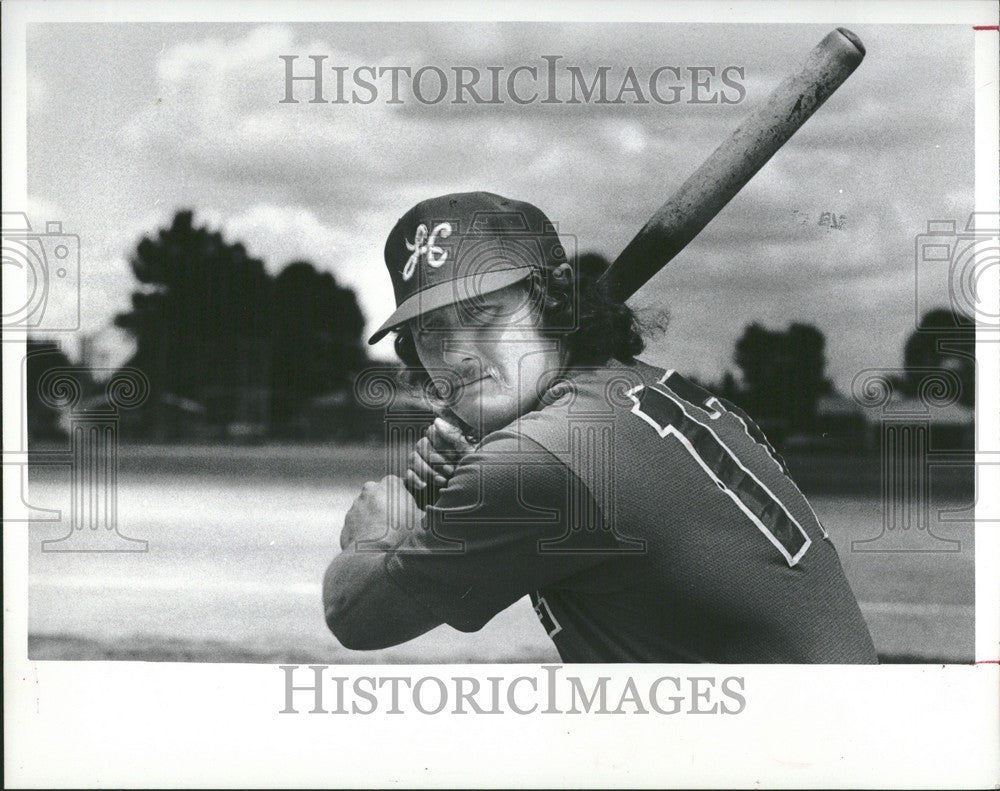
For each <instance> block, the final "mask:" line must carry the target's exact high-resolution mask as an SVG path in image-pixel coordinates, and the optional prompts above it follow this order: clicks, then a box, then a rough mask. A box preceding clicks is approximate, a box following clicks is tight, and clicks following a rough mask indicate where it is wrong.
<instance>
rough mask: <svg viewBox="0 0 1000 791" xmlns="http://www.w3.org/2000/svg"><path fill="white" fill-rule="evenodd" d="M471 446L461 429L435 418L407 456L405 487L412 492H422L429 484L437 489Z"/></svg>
mask: <svg viewBox="0 0 1000 791" xmlns="http://www.w3.org/2000/svg"><path fill="white" fill-rule="evenodd" d="M472 448H473V445H472V443H470V442H469V441H468V440H467V439H466V438H465V436H464V435H463V434H462V431H461V429H459V428H458V427H457V426H454V425H452V424H451V423H449V422H448V421H447V420H445V419H444V418H440V417H439V418H435V419H434V422H433V423H431V425H430V427H429V428H428V429H427V431H425V432H424V436H423V437H421V439H420V441H419V442H418V443H417V444H416V447H414V449H413V452H412V453H411V454H410V458H409V459H408V461H409V465H410V466H409V469H408V470H407V471H406V486H407V488H409V489H410V491H411V492H419V491H423V490H424V489H426V488H427V487H428V486H431V485H434V486H435V487H437V488H438V489H440V488H441V487H442V486H444V485H445V484H446V483H447V482H448V479H449V478H451V476H452V475H453V474H454V473H455V467H457V466H458V463H459V462H460V461H461V460H462V457H463V456H465V454H467V453H468V452H469V451H471V450H472Z"/></svg>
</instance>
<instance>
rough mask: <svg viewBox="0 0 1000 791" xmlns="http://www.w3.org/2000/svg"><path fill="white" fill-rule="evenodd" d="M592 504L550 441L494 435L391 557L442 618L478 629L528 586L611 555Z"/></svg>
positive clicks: (406, 584)
mask: <svg viewBox="0 0 1000 791" xmlns="http://www.w3.org/2000/svg"><path fill="white" fill-rule="evenodd" d="M586 509H596V505H595V504H594V502H593V498H592V497H591V496H590V493H589V492H588V491H587V490H586V488H585V487H584V486H583V484H582V483H581V482H580V481H579V480H576V479H575V478H574V475H573V473H572V472H571V471H570V469H569V468H568V467H567V466H566V465H565V464H563V463H562V462H561V461H560V460H559V459H557V458H556V457H555V456H553V455H552V454H550V453H549V452H548V451H546V450H544V449H543V448H542V447H541V446H540V445H538V444H537V443H535V442H534V441H532V440H530V439H528V438H526V437H523V436H511V435H506V436H500V437H499V438H494V439H491V438H488V439H487V441H486V442H484V444H483V445H482V446H481V447H480V448H479V449H477V450H476V451H475V452H473V453H471V454H469V455H468V456H467V457H466V458H465V459H464V460H463V461H462V463H461V464H460V465H459V467H458V469H457V470H456V471H455V474H454V475H453V476H452V477H451V479H450V480H449V481H448V484H447V486H445V488H444V489H442V490H441V492H440V494H439V496H438V499H437V501H436V502H435V504H434V505H432V506H429V507H428V508H427V511H426V515H425V517H424V519H423V523H422V525H421V529H420V530H417V531H413V532H411V533H409V534H408V535H407V536H406V538H405V539H404V540H403V541H402V542H401V543H400V544H398V545H397V547H396V548H395V549H394V550H391V551H390V552H389V554H388V555H387V557H386V563H385V567H386V570H387V572H388V574H389V576H390V577H391V578H392V579H393V580H394V581H395V583H396V584H398V585H399V586H400V587H402V588H403V589H404V590H405V591H407V592H408V593H409V594H410V595H411V596H413V597H414V599H416V600H417V601H419V602H421V603H422V604H423V605H424V606H425V607H427V608H428V609H429V610H431V611H432V612H433V613H434V614H435V615H436V616H437V617H438V618H439V619H440V620H441V621H442V622H444V623H447V624H449V625H451V626H453V627H455V628H456V629H460V630H462V631H476V630H478V629H480V628H481V627H482V626H483V625H485V624H486V623H487V622H488V621H489V620H490V619H491V618H492V617H493V616H494V615H496V614H497V613H498V612H500V611H501V610H503V609H505V608H506V607H508V606H509V605H511V604H513V603H514V602H515V601H517V600H518V599H519V598H521V597H522V596H524V595H526V594H528V593H530V592H532V591H535V590H538V589H540V588H544V587H549V586H553V585H558V583H559V582H560V580H563V579H565V578H568V577H570V576H572V575H575V574H578V573H580V572H581V571H583V570H585V569H587V568H589V567H591V566H594V565H595V564H598V563H601V562H602V561H604V560H606V559H607V558H608V556H609V550H611V549H612V548H613V547H614V541H615V539H614V537H613V535H612V533H611V532H610V531H609V530H605V529H602V528H600V527H597V528H595V527H594V524H595V523H594V521H593V519H592V518H588V519H580V518H579V515H580V514H581V513H582V512H583V511H585V510H586ZM592 512H593V511H592V510H591V513H592ZM581 525H589V528H590V529H587V528H586V527H581Z"/></svg>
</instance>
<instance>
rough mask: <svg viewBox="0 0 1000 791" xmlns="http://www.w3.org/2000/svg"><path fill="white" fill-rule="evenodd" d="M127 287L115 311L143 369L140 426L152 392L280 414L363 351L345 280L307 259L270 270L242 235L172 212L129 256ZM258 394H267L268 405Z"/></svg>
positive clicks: (225, 419)
mask: <svg viewBox="0 0 1000 791" xmlns="http://www.w3.org/2000/svg"><path fill="white" fill-rule="evenodd" d="M131 266H132V271H133V272H134V274H135V277H136V279H137V280H138V281H139V287H138V288H137V289H136V291H135V292H134V293H133V294H132V310H131V311H130V312H128V313H123V314H120V315H119V316H117V317H116V319H115V323H116V324H117V325H118V326H119V327H122V328H124V329H126V330H128V331H129V332H130V333H131V334H132V335H133V336H134V338H135V340H136V346H137V348H136V353H135V355H134V357H133V359H132V360H131V361H130V365H133V366H135V367H137V368H139V369H140V370H142V371H143V372H144V373H145V374H146V375H147V377H148V378H149V380H150V389H151V398H150V399H149V402H148V403H149V404H150V405H151V407H152V409H151V410H150V411H149V412H150V414H149V419H148V420H147V428H151V429H154V430H156V429H157V428H158V427H160V428H161V429H162V427H163V426H164V425H165V424H164V422H163V420H162V410H163V409H164V408H165V407H164V406H163V397H164V396H180V397H184V398H189V399H193V400H195V401H198V402H201V403H203V404H204V405H205V406H206V407H207V408H208V414H209V418H210V419H212V420H214V421H215V422H217V423H223V424H230V423H232V422H233V421H241V422H254V423H257V422H270V423H272V424H274V423H275V422H277V423H279V424H280V423H283V422H285V421H287V420H289V419H290V418H292V417H293V416H294V414H295V412H296V411H297V410H299V409H300V408H301V406H302V405H303V403H304V402H305V401H306V400H307V399H308V398H310V397H313V396H315V395H318V394H320V393H324V392H330V391H333V390H337V389H344V388H346V387H347V386H348V384H349V382H350V377H351V374H352V372H355V371H358V370H360V369H361V368H362V367H363V366H364V364H365V362H366V360H367V357H366V355H365V352H364V345H363V338H362V332H363V330H364V317H363V316H362V313H361V309H360V308H359V307H358V304H357V300H356V299H355V296H354V292H353V291H351V290H350V289H346V288H342V287H340V286H338V285H337V283H336V282H335V281H334V279H333V276H332V275H330V274H327V273H320V272H318V271H317V270H316V269H315V268H314V267H313V266H312V264H310V263H307V262H305V261H296V262H293V263H292V264H289V265H288V266H287V267H286V268H285V269H284V270H283V271H282V272H281V273H280V274H279V275H278V277H277V278H272V277H271V276H269V275H268V274H267V272H266V271H265V269H264V264H263V262H262V261H260V260H259V259H256V258H253V257H251V256H250V255H248V254H247V251H246V250H245V248H244V247H243V245H242V244H239V243H234V244H230V243H227V242H226V241H225V240H224V239H223V238H222V235H221V234H219V233H218V232H215V231H210V230H208V229H207V228H204V227H198V226H196V225H195V224H194V217H193V214H192V212H190V211H180V212H178V213H177V214H176V215H175V217H174V219H173V221H172V223H171V225H170V227H169V228H164V229H161V230H160V231H159V232H158V233H157V234H156V236H155V237H145V238H143V239H142V240H141V241H140V242H139V244H138V245H137V247H136V250H135V252H134V254H133V255H132V258H131ZM268 404H269V406H268Z"/></svg>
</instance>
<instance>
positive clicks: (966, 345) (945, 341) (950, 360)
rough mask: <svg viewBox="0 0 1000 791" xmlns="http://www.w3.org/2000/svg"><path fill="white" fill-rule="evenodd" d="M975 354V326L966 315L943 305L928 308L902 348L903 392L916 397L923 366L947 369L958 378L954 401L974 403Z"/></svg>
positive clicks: (922, 378) (922, 376)
mask: <svg viewBox="0 0 1000 791" xmlns="http://www.w3.org/2000/svg"><path fill="white" fill-rule="evenodd" d="M975 355H976V328H975V324H974V323H973V322H972V321H971V320H970V319H969V318H968V317H966V316H963V315H961V314H956V313H953V312H952V311H951V310H949V309H947V308H937V309H935V310H931V311H928V312H927V313H925V314H924V316H923V318H922V319H921V320H920V329H919V330H915V331H914V332H913V333H911V334H910V337H909V338H908V339H907V341H906V346H905V347H904V348H903V367H904V368H905V369H906V373H905V375H904V377H903V381H902V383H901V384H902V389H903V392H905V393H906V394H907V395H909V396H912V397H917V396H919V394H920V386H921V382H922V381H923V380H924V379H925V377H926V376H927V373H928V371H927V369H935V368H936V369H941V370H947V371H951V372H952V373H954V374H955V375H956V377H957V379H958V386H959V388H960V390H959V394H958V402H959V403H960V404H963V405H965V406H969V407H972V406H975V403H976V359H975Z"/></svg>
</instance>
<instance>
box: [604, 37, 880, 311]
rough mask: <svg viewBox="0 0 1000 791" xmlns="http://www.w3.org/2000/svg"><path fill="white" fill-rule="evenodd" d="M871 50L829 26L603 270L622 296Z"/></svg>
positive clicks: (701, 223) (707, 218)
mask: <svg viewBox="0 0 1000 791" xmlns="http://www.w3.org/2000/svg"><path fill="white" fill-rule="evenodd" d="M864 56H865V47H864V44H862V43H861V39H859V38H858V37H857V36H856V35H854V33H852V32H851V31H849V30H846V29H844V28H842V27H839V28H837V29H836V30H833V31H831V32H830V33H829V34H828V35H827V36H826V37H825V38H824V39H823V40H822V41H821V42H819V44H817V45H816V47H815V48H814V49H813V51H812V52H811V53H809V57H808V58H807V59H806V62H805V63H804V64H803V66H802V68H801V69H800V70H799V71H798V72H797V73H795V74H793V75H792V76H790V77H788V78H787V79H786V80H785V81H784V82H782V83H781V84H780V85H779V86H778V87H777V88H775V90H774V92H773V93H772V94H771V95H770V96H769V97H768V98H767V100H766V101H765V102H764V103H763V104H762V105H761V106H760V107H759V108H758V109H757V110H756V111H754V112H753V114H752V115H750V117H749V118H747V119H746V120H745V121H744V122H743V123H742V124H740V126H739V127H738V128H737V129H736V131H734V132H733V133H732V134H731V135H730V136H729V137H728V138H726V139H725V140H724V141H723V143H722V145H720V146H719V147H718V148H717V149H715V151H714V152H712V154H711V156H709V158H708V159H706V160H705V161H704V163H702V165H701V167H700V168H698V169H697V170H696V171H695V172H694V173H692V174H691V176H690V177H689V178H688V180H687V181H685V182H684V183H683V184H682V185H681V187H680V189H679V190H677V192H676V193H675V194H674V196H673V197H672V198H670V200H668V201H667V202H666V203H664V204H663V206H661V207H660V209H659V211H657V212H656V214H654V215H653V218H652V219H651V220H650V221H649V222H648V223H646V225H645V226H644V227H643V229H642V230H641V231H639V233H638V234H636V236H635V238H634V239H633V240H632V241H631V242H629V243H628V246H627V247H626V248H625V249H624V250H622V252H621V253H620V254H619V255H618V257H617V258H616V259H615V261H614V263H612V264H611V266H610V267H608V271H607V272H605V273H604V275H602V276H601V284H602V285H603V286H604V287H605V288H607V289H609V291H610V293H611V294H612V295H613V296H614V297H616V298H617V299H618V300H619V301H622V302H624V301H625V300H626V299H628V298H629V297H631V296H632V295H633V294H634V293H635V292H636V291H638V290H639V289H640V288H641V287H642V286H643V285H645V284H646V283H647V282H648V281H649V280H650V278H652V277H653V275H655V274H656V273H657V272H659V271H660V269H662V268H663V267H664V266H666V265H667V264H668V263H669V262H670V261H671V260H672V259H673V258H674V257H675V256H676V255H677V254H678V253H679V252H680V251H681V250H683V249H684V248H685V247H686V246H687V244H688V242H690V241H691V240H692V239H694V237H695V236H697V235H698V234H699V233H700V232H701V231H702V229H703V228H704V227H705V226H706V225H708V223H709V222H711V221H712V219H713V218H714V217H715V216H716V215H717V214H718V213H719V212H720V211H721V210H722V208H723V207H724V206H725V205H726V204H727V203H729V201H730V200H732V199H733V197H734V196H735V195H736V193H737V192H739V191H740V190H741V189H743V187H744V185H745V184H746V183H747V182H748V181H750V179H751V178H753V176H754V174H755V173H757V171H758V170H760V169H761V168H762V167H763V166H764V164H765V163H766V162H767V161H768V160H769V159H770V158H771V157H772V156H774V153H775V152H776V151H777V150H778V149H779V148H781V147H782V146H783V145H784V144H785V143H787V142H788V139H789V138H790V137H791V136H792V135H794V134H795V132H796V131H797V130H798V129H799V127H801V126H802V125H803V124H804V123H805V122H806V121H808V120H809V118H810V117H811V116H812V114H813V113H815V112H816V110H818V109H819V108H820V107H821V106H822V104H823V102H825V101H826V100H827V99H828V98H829V97H830V94H832V93H833V92H834V91H835V90H837V88H839V87H840V86H841V85H842V84H843V82H844V80H846V79H847V78H848V77H850V76H851V74H852V73H853V72H854V70H855V69H856V68H857V67H858V64H860V63H861V60H862V59H863V58H864Z"/></svg>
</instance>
